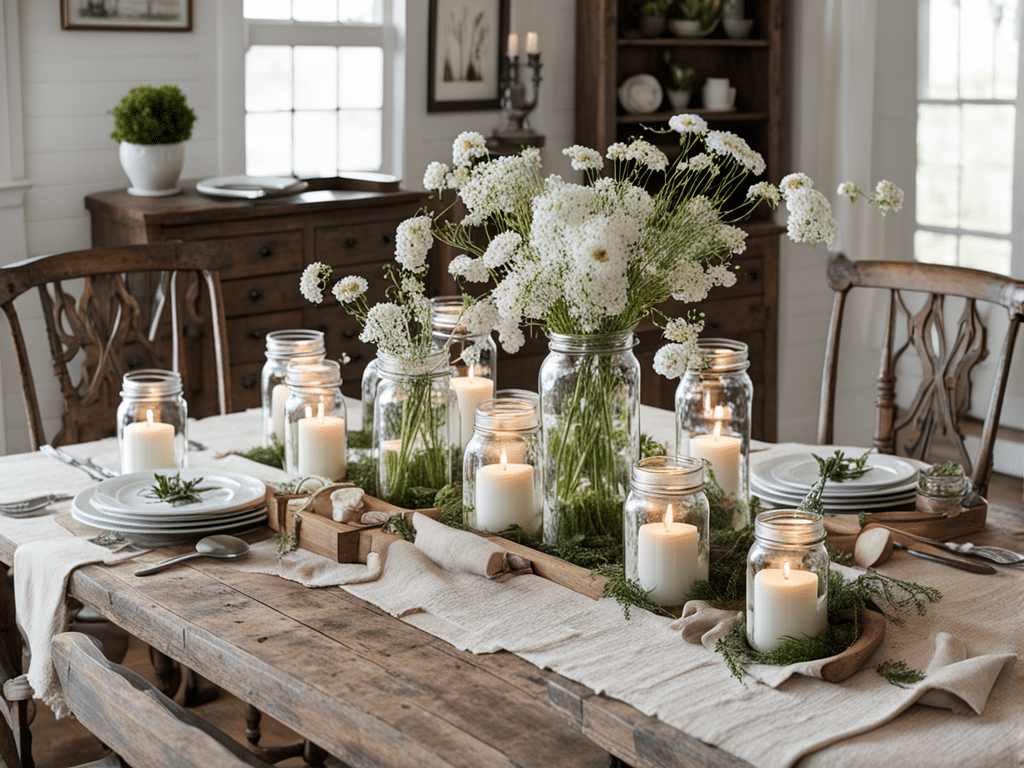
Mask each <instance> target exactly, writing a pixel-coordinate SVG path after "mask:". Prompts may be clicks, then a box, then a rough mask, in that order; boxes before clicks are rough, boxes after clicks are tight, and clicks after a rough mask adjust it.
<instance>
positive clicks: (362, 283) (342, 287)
mask: <svg viewBox="0 0 1024 768" xmlns="http://www.w3.org/2000/svg"><path fill="white" fill-rule="evenodd" d="M369 287H370V285H369V283H367V282H366V279H365V278H362V277H359V275H349V276H348V277H343V278H342V279H341V280H339V281H338V282H336V283H335V284H334V288H332V289H331V292H332V293H333V294H334V298H336V299H337V300H338V301H339V302H340V303H342V304H348V303H349V302H350V301H355V300H356V299H358V298H359V297H360V296H362V295H363V294H364V293H366V291H367V289H368V288H369ZM318 303H319V302H318Z"/></svg>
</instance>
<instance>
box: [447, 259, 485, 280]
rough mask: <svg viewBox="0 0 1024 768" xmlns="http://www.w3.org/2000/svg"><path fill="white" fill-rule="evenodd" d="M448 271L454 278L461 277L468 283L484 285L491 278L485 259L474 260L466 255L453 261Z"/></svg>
mask: <svg viewBox="0 0 1024 768" xmlns="http://www.w3.org/2000/svg"><path fill="white" fill-rule="evenodd" d="M448 271H449V272H450V273H451V275H452V277H461V278H462V279H463V280H465V281H466V282H468V283H484V282H487V278H489V277H490V273H489V272H488V271H487V265H486V264H484V262H483V259H474V258H473V257H472V256H466V255H465V254H463V255H462V256H456V257H455V258H454V259H452V260H451V263H450V264H449V265H448Z"/></svg>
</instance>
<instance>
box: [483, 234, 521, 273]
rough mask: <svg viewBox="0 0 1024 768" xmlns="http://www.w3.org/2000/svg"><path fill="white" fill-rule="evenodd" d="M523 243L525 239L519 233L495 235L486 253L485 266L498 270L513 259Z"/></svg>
mask: <svg viewBox="0 0 1024 768" xmlns="http://www.w3.org/2000/svg"><path fill="white" fill-rule="evenodd" d="M521 242H523V237H522V235H520V234H519V233H518V232H514V231H509V232H502V233H501V234H500V235H495V236H494V238H493V239H492V240H491V242H490V243H489V244H488V246H487V250H485V251H484V255H483V257H482V258H483V262H484V264H485V265H486V266H487V267H488V268H489V269H497V268H498V267H500V266H502V265H503V264H505V262H507V261H508V260H509V259H511V258H512V255H513V254H514V253H515V252H516V248H518V247H519V244H520V243H521Z"/></svg>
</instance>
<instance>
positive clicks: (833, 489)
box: [750, 474, 917, 500]
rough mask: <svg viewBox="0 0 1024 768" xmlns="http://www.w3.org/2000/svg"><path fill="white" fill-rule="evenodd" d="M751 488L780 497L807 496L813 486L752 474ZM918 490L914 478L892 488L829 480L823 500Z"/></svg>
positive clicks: (883, 495)
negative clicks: (849, 485) (786, 483)
mask: <svg viewBox="0 0 1024 768" xmlns="http://www.w3.org/2000/svg"><path fill="white" fill-rule="evenodd" d="M750 485H751V487H754V486H757V487H759V488H761V489H762V490H767V491H769V492H771V493H775V494H777V495H780V496H800V497H803V496H806V495H807V494H808V492H809V491H810V490H811V486H800V487H797V486H792V485H784V484H782V483H777V482H775V481H774V480H771V479H766V478H764V477H761V476H760V475H754V474H751V476H750ZM916 488H917V478H916V477H915V478H913V479H911V480H909V481H907V482H905V483H900V484H899V485H894V486H892V487H890V488H866V489H865V488H860V489H858V488H850V487H848V486H847V483H845V482H843V483H838V482H835V481H832V480H829V481H828V482H827V483H825V488H824V490H822V492H821V497H822V498H823V499H838V500H842V499H860V498H865V499H871V498H882V497H888V496H895V495H902V494H905V493H908V492H913V491H914V490H915V489H916Z"/></svg>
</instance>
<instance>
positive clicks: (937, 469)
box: [924, 461, 964, 477]
mask: <svg viewBox="0 0 1024 768" xmlns="http://www.w3.org/2000/svg"><path fill="white" fill-rule="evenodd" d="M963 471H964V468H963V467H961V466H960V465H959V464H958V463H957V462H955V461H947V462H944V463H942V464H933V465H932V466H930V467H929V468H928V469H926V470H924V474H926V475H930V476H931V477H955V476H956V475H959V474H961V473H962V472H963Z"/></svg>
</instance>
